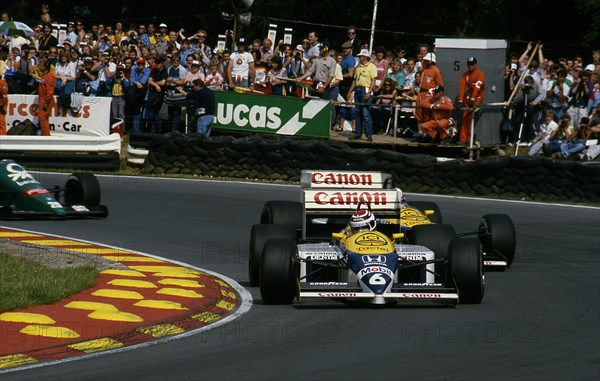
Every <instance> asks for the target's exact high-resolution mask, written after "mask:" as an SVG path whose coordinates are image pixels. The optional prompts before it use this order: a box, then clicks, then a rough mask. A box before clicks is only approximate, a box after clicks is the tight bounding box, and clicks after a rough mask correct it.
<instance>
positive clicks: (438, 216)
mask: <svg viewBox="0 0 600 381" xmlns="http://www.w3.org/2000/svg"><path fill="white" fill-rule="evenodd" d="M408 205H410V206H412V207H413V208H416V209H419V210H420V211H421V212H422V213H423V214H425V211H426V210H433V214H430V215H428V216H427V218H429V221H431V222H433V223H434V224H441V223H443V222H442V212H441V211H440V208H439V206H438V205H437V204H436V203H435V202H429V201H412V202H409V203H408Z"/></svg>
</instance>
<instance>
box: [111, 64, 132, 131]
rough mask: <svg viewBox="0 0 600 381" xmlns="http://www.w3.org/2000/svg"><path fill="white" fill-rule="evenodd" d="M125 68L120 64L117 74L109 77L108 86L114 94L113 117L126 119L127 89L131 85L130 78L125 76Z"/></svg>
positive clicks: (112, 101)
mask: <svg viewBox="0 0 600 381" xmlns="http://www.w3.org/2000/svg"><path fill="white" fill-rule="evenodd" d="M124 70H125V66H124V65H122V64H119V65H118V66H117V70H116V72H115V75H113V76H110V77H108V79H107V86H108V88H109V89H110V94H111V95H112V100H111V104H110V114H111V117H113V118H121V119H123V120H125V91H126V90H127V88H128V87H129V80H128V79H127V78H125V74H124Z"/></svg>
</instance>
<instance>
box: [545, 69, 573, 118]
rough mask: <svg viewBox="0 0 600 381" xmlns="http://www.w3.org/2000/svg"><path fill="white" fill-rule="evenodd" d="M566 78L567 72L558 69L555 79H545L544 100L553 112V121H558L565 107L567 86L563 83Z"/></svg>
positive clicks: (567, 96) (567, 97) (567, 94)
mask: <svg viewBox="0 0 600 381" xmlns="http://www.w3.org/2000/svg"><path fill="white" fill-rule="evenodd" d="M566 78H567V74H566V73H565V72H564V71H563V70H559V71H558V72H557V73H556V78H555V79H553V80H548V81H547V86H546V100H547V102H548V107H549V108H550V110H552V112H553V113H554V121H559V120H560V117H561V116H562V115H563V114H564V113H565V111H566V109H567V101H568V100H569V86H568V85H567V84H566V83H565V79H566Z"/></svg>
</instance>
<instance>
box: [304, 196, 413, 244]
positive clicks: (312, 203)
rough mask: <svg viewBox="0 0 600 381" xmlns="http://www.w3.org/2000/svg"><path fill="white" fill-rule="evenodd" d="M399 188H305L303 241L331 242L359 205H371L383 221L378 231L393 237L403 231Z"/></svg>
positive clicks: (379, 224) (379, 219)
mask: <svg viewBox="0 0 600 381" xmlns="http://www.w3.org/2000/svg"><path fill="white" fill-rule="evenodd" d="M402 202H403V200H402V191H400V190H399V189H383V188H378V189H325V188H323V189H305V190H304V191H303V192H302V203H303V205H304V218H303V230H302V239H303V240H307V241H312V240H323V239H329V238H330V237H331V233H332V232H339V231H341V230H342V229H344V228H345V227H346V224H347V223H348V220H349V218H350V216H351V215H352V213H353V212H354V211H355V210H356V208H357V206H358V204H359V203H368V205H369V206H370V208H371V210H372V211H373V213H374V214H375V217H376V218H377V219H378V221H380V222H379V223H378V230H379V231H382V232H383V233H385V234H388V235H390V236H391V234H393V233H399V232H400V231H401V228H400V224H399V219H398V216H399V215H400V207H401V205H402Z"/></svg>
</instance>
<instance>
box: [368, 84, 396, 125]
mask: <svg viewBox="0 0 600 381" xmlns="http://www.w3.org/2000/svg"><path fill="white" fill-rule="evenodd" d="M394 84H395V83H394V80H393V79H392V78H389V77H388V78H386V79H384V80H383V85H382V86H381V91H380V92H379V95H377V96H376V98H377V100H376V101H375V105H377V106H378V107H374V108H373V127H374V128H373V129H374V130H375V131H373V132H375V133H381V134H383V133H385V131H386V128H387V125H388V122H389V121H390V117H391V116H392V110H393V109H392V106H393V105H394V103H395V100H396V95H397V91H396V88H395V86H394Z"/></svg>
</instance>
